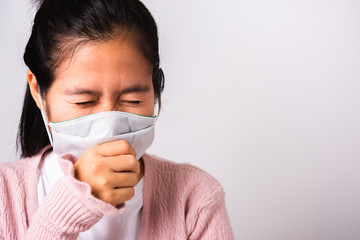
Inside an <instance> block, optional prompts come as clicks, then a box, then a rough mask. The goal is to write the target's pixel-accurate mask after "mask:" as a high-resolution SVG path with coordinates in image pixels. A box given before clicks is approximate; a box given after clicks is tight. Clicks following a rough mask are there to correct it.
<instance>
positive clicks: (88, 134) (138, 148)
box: [39, 91, 157, 160]
mask: <svg viewBox="0 0 360 240" xmlns="http://www.w3.org/2000/svg"><path fill="white" fill-rule="evenodd" d="M39 93H40V91H39ZM40 103H41V108H42V110H41V112H42V116H43V119H44V122H45V127H46V130H47V131H48V135H49V139H50V143H51V145H52V146H53V151H54V152H55V153H56V154H58V155H62V154H73V155H75V156H76V157H80V156H81V155H82V154H83V153H84V152H85V151H86V150H87V149H89V148H91V147H94V146H96V145H99V144H102V143H106V142H111V141H114V140H119V139H122V140H126V141H127V142H128V143H130V144H131V146H132V147H133V148H134V150H135V152H136V159H138V160H139V159H140V158H141V156H142V155H143V154H144V153H145V151H146V150H147V149H148V148H149V147H150V146H151V144H152V142H153V140H154V130H155V122H156V120H157V117H156V116H155V117H146V116H141V115H136V114H131V113H126V112H118V111H109V112H101V113H95V114H91V115H86V116H83V117H80V118H75V119H72V120H68V121H63V122H50V123H49V124H48V120H47V117H46V114H45V111H44V106H43V103H42V99H41V96H40ZM49 126H50V127H51V130H52V132H51V134H50V131H49Z"/></svg>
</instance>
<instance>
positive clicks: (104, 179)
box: [96, 176, 110, 188]
mask: <svg viewBox="0 0 360 240" xmlns="http://www.w3.org/2000/svg"><path fill="white" fill-rule="evenodd" d="M109 183H110V180H109V179H108V178H107V177H106V176H99V177H98V178H97V181H96V184H97V185H98V186H99V187H101V188H103V187H106V186H108V185H109Z"/></svg>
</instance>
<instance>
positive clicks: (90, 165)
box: [74, 140, 143, 207]
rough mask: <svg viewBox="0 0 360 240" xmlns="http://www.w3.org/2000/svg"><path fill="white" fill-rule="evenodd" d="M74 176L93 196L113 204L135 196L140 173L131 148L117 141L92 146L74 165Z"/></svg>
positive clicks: (125, 143) (122, 141)
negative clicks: (87, 186) (86, 185)
mask: <svg viewBox="0 0 360 240" xmlns="http://www.w3.org/2000/svg"><path fill="white" fill-rule="evenodd" d="M74 168H75V177H76V178H77V179H78V180H79V181H82V182H86V183H87V184H89V185H90V187H91V193H92V195H93V196H95V197H96V198H98V199H100V200H102V201H104V202H106V203H110V204H111V205H113V206H114V207H116V206H118V205H119V204H121V203H124V202H125V201H128V200H130V199H131V198H132V197H133V196H134V193H135V191H134V186H135V185H136V184H137V182H138V181H139V179H140V178H141V177H142V175H143V171H142V167H141V166H140V163H139V161H137V160H136V153H135V151H134V149H133V147H132V146H131V145H130V144H129V143H128V142H127V141H125V140H117V141H113V142H108V143H104V144H101V145H98V146H95V147H92V148H90V149H88V150H87V151H85V152H84V153H83V155H82V156H81V157H80V158H79V159H78V160H77V161H76V163H75V164H74Z"/></svg>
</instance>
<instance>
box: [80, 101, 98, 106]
mask: <svg viewBox="0 0 360 240" xmlns="http://www.w3.org/2000/svg"><path fill="white" fill-rule="evenodd" d="M75 104H76V105H78V106H82V107H86V106H90V105H94V104H96V101H87V102H77V103H75Z"/></svg>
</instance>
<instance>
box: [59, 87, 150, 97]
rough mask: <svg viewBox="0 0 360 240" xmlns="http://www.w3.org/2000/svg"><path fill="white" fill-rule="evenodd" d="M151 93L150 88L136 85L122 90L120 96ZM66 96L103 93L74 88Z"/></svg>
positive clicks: (67, 91)
mask: <svg viewBox="0 0 360 240" xmlns="http://www.w3.org/2000/svg"><path fill="white" fill-rule="evenodd" d="M148 91H150V87H149V86H148V85H134V86H130V87H127V88H125V89H122V90H121V91H120V92H119V94H120V95H122V94H125V93H133V92H148ZM64 94H66V95H87V94H88V95H95V96H99V95H101V93H100V92H99V91H93V90H90V89H87V88H73V89H66V90H65V91H64Z"/></svg>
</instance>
